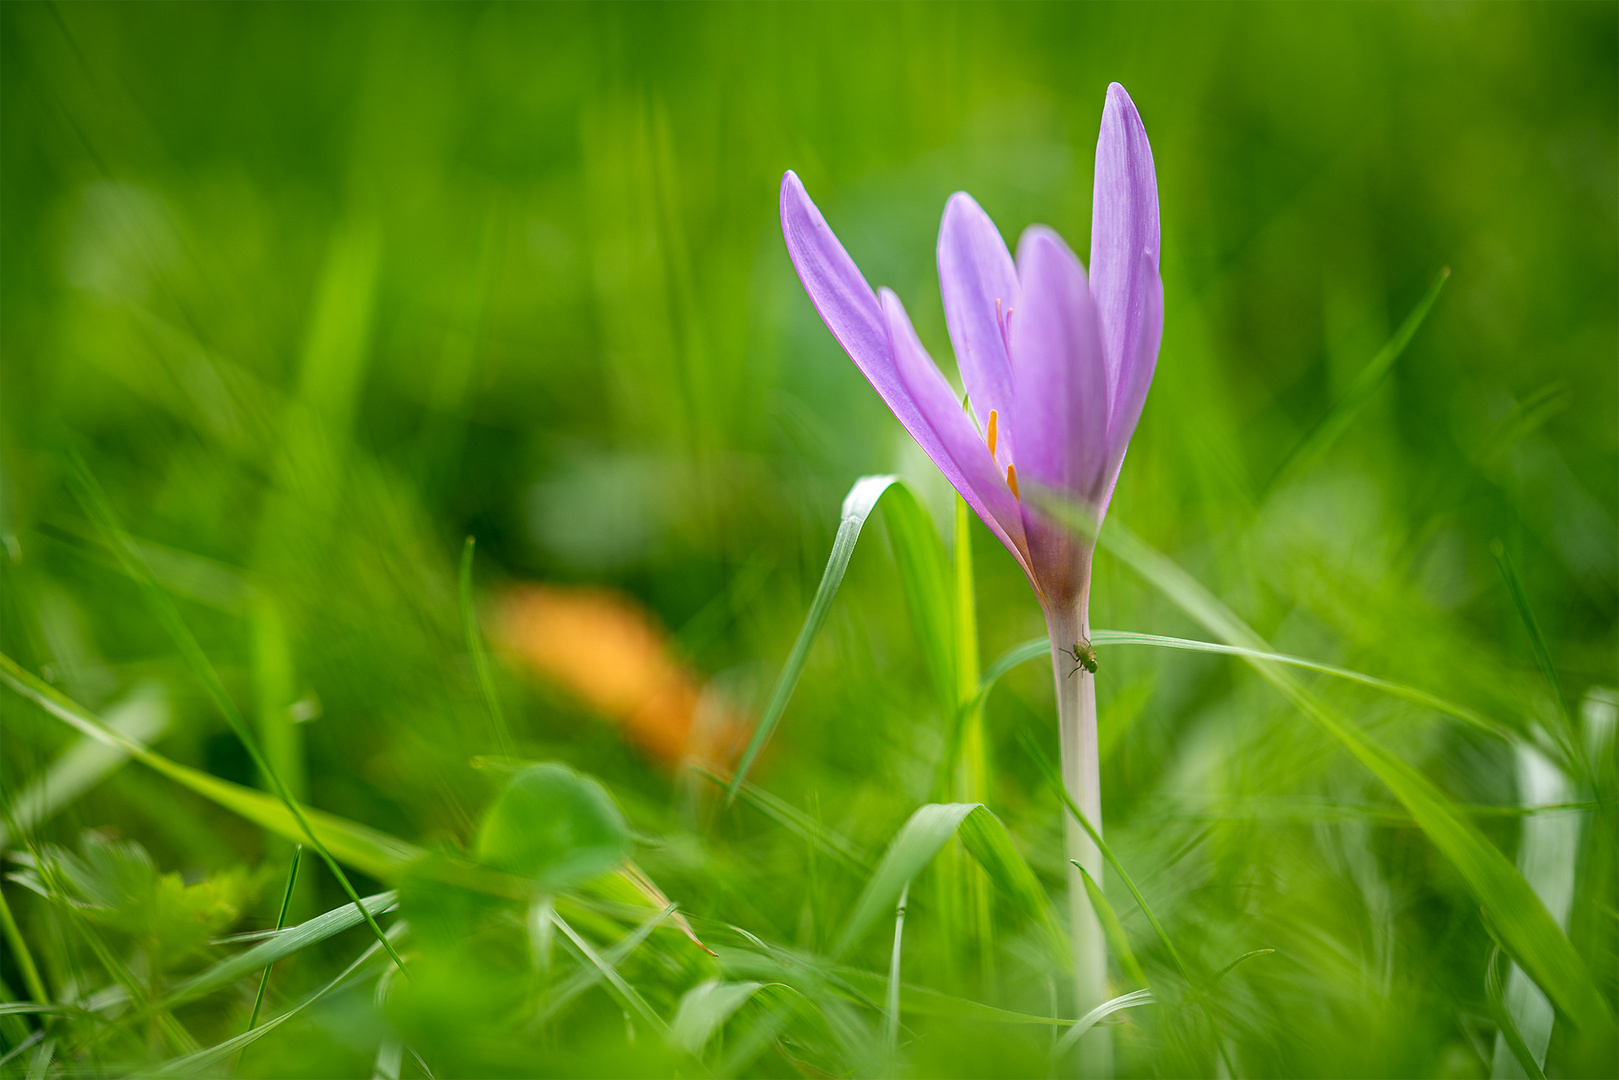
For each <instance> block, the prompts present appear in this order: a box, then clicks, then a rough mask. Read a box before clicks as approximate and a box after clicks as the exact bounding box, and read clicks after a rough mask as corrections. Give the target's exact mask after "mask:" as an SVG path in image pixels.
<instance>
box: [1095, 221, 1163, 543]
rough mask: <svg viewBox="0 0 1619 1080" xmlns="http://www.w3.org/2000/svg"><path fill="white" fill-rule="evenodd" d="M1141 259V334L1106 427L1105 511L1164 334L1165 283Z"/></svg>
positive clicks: (1152, 263)
mask: <svg viewBox="0 0 1619 1080" xmlns="http://www.w3.org/2000/svg"><path fill="white" fill-rule="evenodd" d="M1141 261H1142V262H1143V263H1146V264H1148V265H1147V266H1146V268H1145V269H1143V271H1142V273H1143V275H1144V276H1147V277H1149V279H1150V285H1149V288H1148V291H1147V306H1146V311H1145V312H1144V313H1143V316H1142V322H1141V335H1140V337H1139V338H1138V339H1137V340H1136V349H1137V352H1136V356H1135V362H1134V363H1133V364H1126V365H1125V367H1124V371H1125V373H1126V375H1127V376H1128V378H1129V381H1128V382H1126V383H1125V384H1124V385H1123V386H1121V387H1120V388H1119V391H1118V393H1117V394H1116V395H1115V398H1114V402H1113V421H1112V425H1111V426H1110V427H1109V428H1108V433H1107V443H1108V463H1109V464H1108V482H1107V490H1106V493H1105V494H1104V495H1103V496H1102V500H1101V503H1100V504H1099V509H1100V510H1101V511H1102V512H1103V513H1106V512H1107V504H1108V503H1109V502H1111V501H1112V499H1113V486H1114V485H1115V484H1117V483H1118V482H1119V470H1120V469H1121V468H1122V467H1123V466H1124V453H1125V450H1126V449H1127V448H1128V447H1129V445H1130V436H1132V435H1134V434H1135V431H1136V422H1137V421H1139V420H1140V419H1141V407H1142V406H1143V405H1144V404H1146V401H1147V391H1148V389H1150V388H1151V386H1152V373H1153V371H1154V370H1155V369H1156V368H1157V367H1158V343H1159V341H1160V340H1161V339H1162V338H1163V335H1164V286H1163V282H1162V281H1160V280H1159V277H1158V266H1157V261H1158V260H1157V259H1155V258H1154V257H1153V256H1152V255H1150V254H1147V253H1146V252H1143V253H1142V255H1141Z"/></svg>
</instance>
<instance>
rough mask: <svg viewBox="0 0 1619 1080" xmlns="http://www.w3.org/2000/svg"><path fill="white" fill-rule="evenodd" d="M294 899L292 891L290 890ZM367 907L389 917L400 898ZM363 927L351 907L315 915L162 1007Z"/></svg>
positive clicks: (379, 898)
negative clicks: (351, 929) (348, 930)
mask: <svg viewBox="0 0 1619 1080" xmlns="http://www.w3.org/2000/svg"><path fill="white" fill-rule="evenodd" d="M295 874H296V867H295V868H294V875H289V877H288V879H287V880H288V882H289V883H291V882H293V881H295V880H296V877H295ZM288 895H289V896H290V895H291V890H290V889H289V890H288ZM364 903H365V906H366V909H367V910H368V911H370V912H371V913H372V914H373V915H386V914H387V913H388V912H390V911H393V910H395V909H397V908H398V906H399V894H398V893H397V892H394V891H393V890H391V889H390V890H389V891H388V892H382V893H377V894H376V895H375V896H368V897H366V898H365V901H364ZM359 924H360V916H359V914H358V913H357V912H356V911H355V910H354V906H353V905H352V904H344V905H343V906H342V907H339V908H333V909H332V910H330V911H327V912H323V913H322V914H320V915H316V916H315V917H314V918H313V919H310V920H309V921H308V922H301V923H299V924H298V925H297V926H294V927H291V928H290V929H286V930H283V931H281V932H280V933H279V934H276V935H275V936H274V937H271V938H266V939H265V940H263V941H261V942H259V943H258V944H257V945H255V946H253V947H252V948H251V949H246V950H244V951H242V952H239V953H237V954H236V955H235V956H227V957H225V958H224V959H223V960H220V961H219V962H218V963H216V964H214V965H213V966H212V967H209V968H205V969H204V970H202V971H200V972H198V973H197V974H195V975H193V976H192V977H191V978H189V979H187V980H186V981H185V982H183V983H181V984H180V985H179V986H176V987H175V988H174V989H172V990H170V991H169V992H168V994H166V995H165V996H164V998H163V1001H162V1004H163V1005H164V1007H166V1008H174V1007H177V1006H180V1005H183V1004H185V1003H186V1002H188V1001H195V1000H197V999H198V998H200V997H202V996H204V995H206V994H210V993H212V992H213V991H215V990H217V989H219V988H220V987H221V986H228V985H230V984H231V983H233V982H235V981H236V980H237V979H240V978H241V977H242V976H244V975H246V974H248V973H249V972H251V971H256V970H257V969H259V968H268V967H269V966H270V965H271V964H274V963H275V962H276V961H277V960H280V959H281V958H282V957H286V956H291V955H292V954H293V953H295V952H298V951H299V950H301V949H307V948H308V947H309V946H311V945H315V944H318V943H319V942H322V941H325V940H326V939H327V938H330V937H335V936H336V935H338V934H341V933H342V932H343V931H345V930H347V929H349V928H350V927H353V926H358V925H359Z"/></svg>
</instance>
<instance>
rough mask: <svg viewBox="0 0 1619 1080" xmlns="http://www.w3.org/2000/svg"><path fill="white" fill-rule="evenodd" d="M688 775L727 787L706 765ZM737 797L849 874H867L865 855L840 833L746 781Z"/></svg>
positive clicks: (869, 862) (693, 769)
mask: <svg viewBox="0 0 1619 1080" xmlns="http://www.w3.org/2000/svg"><path fill="white" fill-rule="evenodd" d="M692 771H693V772H695V773H697V774H698V775H699V776H701V777H703V778H704V779H706V780H708V781H709V782H711V783H714V784H717V785H719V786H720V787H721V788H724V787H725V786H726V785H727V783H728V781H727V780H726V779H725V777H723V776H721V775H720V774H719V773H717V772H715V771H714V770H713V769H711V768H709V767H708V766H706V765H701V764H694V765H693V766H692ZM737 794H738V795H740V796H742V799H743V801H744V802H748V803H751V804H752V805H753V806H754V807H756V808H757V809H758V810H759V811H760V812H761V813H763V814H764V815H765V816H766V817H768V818H770V819H771V820H772V821H774V822H776V824H778V825H780V826H782V827H783V828H784V829H786V830H787V831H789V832H791V833H793V834H794V835H796V836H798V837H799V838H800V839H802V840H804V841H805V842H807V843H809V844H813V845H814V846H815V848H816V849H817V850H819V851H824V852H826V853H827V854H828V855H831V856H832V857H833V858H835V859H837V860H838V861H840V862H842V863H843V864H844V865H845V866H847V867H849V868H850V869H851V870H857V871H859V872H860V873H862V874H865V873H869V872H870V870H871V860H870V859H868V858H867V857H866V854H865V852H863V851H861V850H860V848H859V846H858V845H856V844H855V842H854V841H853V840H850V839H849V838H848V837H846V836H844V835H843V834H842V833H838V832H834V831H833V830H831V829H828V828H827V827H826V826H825V825H823V824H821V822H819V821H817V820H816V819H815V818H812V817H810V816H809V815H808V814H806V813H804V811H802V810H800V809H798V807H796V806H793V805H792V804H791V803H788V802H785V801H783V800H782V799H779V798H777V797H776V796H775V795H772V794H771V793H770V792H768V791H766V790H765V789H764V788H762V787H759V786H758V785H757V784H754V783H752V782H749V781H744V782H743V783H742V785H741V786H740V787H738V788H737Z"/></svg>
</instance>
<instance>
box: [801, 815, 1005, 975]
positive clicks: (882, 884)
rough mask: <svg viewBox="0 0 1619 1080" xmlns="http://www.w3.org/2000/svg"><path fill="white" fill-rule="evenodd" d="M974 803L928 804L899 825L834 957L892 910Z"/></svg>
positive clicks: (857, 905)
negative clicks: (908, 885)
mask: <svg viewBox="0 0 1619 1080" xmlns="http://www.w3.org/2000/svg"><path fill="white" fill-rule="evenodd" d="M976 806H977V804H975V803H928V804H927V805H926V806H923V807H920V808H919V809H918V810H917V811H916V812H915V813H914V814H912V815H911V816H910V818H909V819H908V820H907V821H906V822H905V824H904V825H902V826H900V830H899V832H897V833H895V834H894V839H893V840H892V841H890V842H889V845H888V850H886V851H884V852H883V857H882V861H881V862H879V863H878V864H877V869H876V871H875V872H874V873H873V874H872V875H871V880H869V881H867V882H866V888H865V890H864V891H863V892H862V893H861V894H860V899H859V900H858V901H857V902H856V903H855V908H854V913H853V914H851V915H850V916H849V921H848V923H847V924H845V926H844V928H843V934H842V936H841V937H839V938H838V943H837V945H836V946H835V947H834V948H833V950H832V955H833V956H842V955H843V954H844V953H846V952H848V951H849V949H850V948H851V947H852V946H853V945H854V944H855V942H857V941H859V940H860V937H861V936H862V935H863V934H864V933H865V932H866V931H867V930H869V929H871V926H872V924H873V923H875V922H876V921H877V919H878V918H880V917H881V916H882V914H883V913H884V912H886V911H892V910H893V909H894V902H895V901H896V900H898V899H899V895H900V893H901V892H902V891H903V890H904V888H905V885H906V883H907V882H909V881H910V880H911V879H912V878H914V877H915V876H916V875H917V874H918V873H919V872H920V871H921V869H922V868H923V867H924V866H926V865H927V864H928V863H929V862H931V861H932V860H933V857H934V856H935V855H937V854H938V853H939V849H940V848H942V847H944V845H945V842H946V841H948V840H949V839H950V838H951V837H952V836H954V835H955V832H956V828H957V827H958V826H959V825H960V824H961V822H962V821H963V820H964V819H965V818H966V817H967V815H968V814H970V813H972V812H973V810H974V809H975V808H976Z"/></svg>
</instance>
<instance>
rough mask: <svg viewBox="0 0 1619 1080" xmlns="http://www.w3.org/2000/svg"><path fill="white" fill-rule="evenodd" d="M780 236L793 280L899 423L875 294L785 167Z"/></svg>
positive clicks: (898, 391)
mask: <svg viewBox="0 0 1619 1080" xmlns="http://www.w3.org/2000/svg"><path fill="white" fill-rule="evenodd" d="M781 234H782V237H783V239H785V240H786V241H787V253H788V254H789V255H790V256H792V260H793V267H794V269H796V270H797V271H798V279H799V280H800V281H802V282H803V283H804V291H805V292H807V293H809V298H810V301H811V302H812V303H814V305H815V310H816V311H818V312H820V313H821V319H822V320H823V321H824V322H825V323H826V327H827V329H828V330H831V331H832V336H833V337H835V338H837V339H838V344H839V345H842V346H843V351H844V352H846V353H848V354H849V359H851V360H853V361H854V364H855V367H857V368H859V369H860V373H861V374H862V375H864V376H865V377H866V379H867V381H869V382H870V383H871V385H872V387H873V388H875V389H876V391H877V394H878V396H879V397H881V398H882V399H883V402H884V403H885V404H886V405H887V406H888V407H889V408H890V409H893V410H894V413H895V415H898V416H900V420H901V421H902V422H903V421H904V419H905V417H904V416H903V415H900V408H899V407H898V405H897V402H900V401H904V400H906V398H907V395H906V394H905V392H904V390H903V388H902V387H901V386H900V383H899V375H898V374H897V373H896V372H895V370H894V360H893V356H892V354H891V353H890V352H889V348H888V331H887V329H886V328H885V327H884V326H883V313H882V309H881V308H880V307H879V306H878V305H877V294H876V293H874V292H872V291H871V286H870V285H867V284H866V279H865V277H864V276H863V275H862V274H861V273H860V268H859V267H858V266H856V265H855V264H854V260H853V259H851V258H849V253H848V252H847V251H844V250H843V245H842V244H840V243H838V238H837V237H836V236H834V235H833V234H832V230H831V229H830V228H829V227H828V226H827V224H826V219H825V218H824V217H822V216H821V211H820V210H819V209H817V208H816V206H815V204H814V203H813V202H811V201H810V197H809V194H808V193H807V192H805V191H804V185H803V183H802V182H801V181H800V180H799V179H798V175H797V174H796V173H794V172H793V171H792V170H790V169H789V170H788V171H787V174H786V175H785V176H783V177H782V178H781ZM906 426H907V427H908V426H909V425H906Z"/></svg>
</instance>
